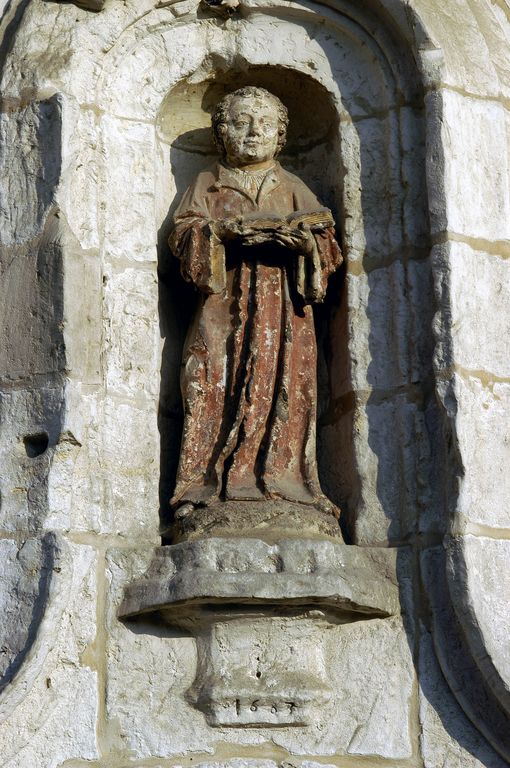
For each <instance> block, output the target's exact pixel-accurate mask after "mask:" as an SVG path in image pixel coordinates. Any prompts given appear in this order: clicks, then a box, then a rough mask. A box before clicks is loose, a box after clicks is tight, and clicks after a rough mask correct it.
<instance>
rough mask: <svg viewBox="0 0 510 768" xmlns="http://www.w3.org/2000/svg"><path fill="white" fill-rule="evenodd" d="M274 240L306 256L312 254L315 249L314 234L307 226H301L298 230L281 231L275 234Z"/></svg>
mask: <svg viewBox="0 0 510 768" xmlns="http://www.w3.org/2000/svg"><path fill="white" fill-rule="evenodd" d="M274 239H275V241H276V242H277V243H278V244H279V245H283V246H284V247H285V248H290V249H291V250H293V251H298V252H299V253H302V254H304V255H307V254H308V255H309V254H312V253H313V251H314V247H315V241H314V238H313V234H312V232H311V231H310V228H309V227H307V226H305V225H301V226H300V227H299V228H298V229H295V228H290V227H289V228H285V229H279V230H278V231H276V232H275V233H274Z"/></svg>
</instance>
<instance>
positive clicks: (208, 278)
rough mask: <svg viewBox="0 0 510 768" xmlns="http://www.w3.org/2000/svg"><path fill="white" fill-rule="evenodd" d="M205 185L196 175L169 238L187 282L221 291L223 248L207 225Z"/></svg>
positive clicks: (180, 206)
mask: <svg viewBox="0 0 510 768" xmlns="http://www.w3.org/2000/svg"><path fill="white" fill-rule="evenodd" d="M204 187H205V185H204V184H203V183H201V177H200V176H198V178H197V179H196V180H195V182H194V183H193V184H192V185H191V187H190V188H189V189H188V191H187V192H186V193H185V195H184V197H183V198H182V200H181V203H180V205H179V207H178V209H177V211H176V213H175V216H174V229H173V231H172V233H171V235H170V237H169V239H168V242H169V245H170V248H171V249H172V252H173V254H174V256H176V257H177V258H178V259H179V261H180V263H181V274H182V276H183V278H184V279H185V280H186V281H187V282H190V283H193V284H194V285H195V286H196V287H197V288H198V289H199V290H200V291H202V292H203V293H208V294H209V293H221V292H222V291H223V290H224V289H225V285H226V272H225V248H224V247H223V244H222V243H221V241H220V240H219V238H218V237H217V236H216V235H215V233H214V232H213V231H212V228H211V226H210V224H211V220H210V217H209V212H208V210H207V207H206V196H205V195H206V190H205V188H204Z"/></svg>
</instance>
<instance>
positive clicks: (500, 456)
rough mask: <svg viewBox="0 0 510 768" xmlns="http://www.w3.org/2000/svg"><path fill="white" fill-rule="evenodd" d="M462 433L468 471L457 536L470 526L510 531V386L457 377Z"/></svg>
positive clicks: (460, 500)
mask: <svg viewBox="0 0 510 768" xmlns="http://www.w3.org/2000/svg"><path fill="white" fill-rule="evenodd" d="M454 385H455V393H456V397H457V405H458V412H457V418H456V433H457V440H458V447H459V451H460V455H461V458H462V463H463V467H464V473H463V477H462V478H461V482H460V490H459V497H458V502H457V530H458V531H459V532H461V531H462V530H463V528H464V526H465V525H466V524H468V525H469V524H475V525H482V526H483V525H486V526H491V527H493V528H499V529H509V528H510V515H509V512H508V499H509V498H510V476H509V474H508V472H507V471H506V468H507V467H508V463H509V461H510V438H509V436H508V429H507V424H508V416H509V413H510V384H506V383H497V382H491V381H490V379H489V380H488V381H485V380H484V379H483V378H482V377H481V378H475V377H474V376H472V377H469V378H467V379H466V378H463V377H461V376H455V377H454Z"/></svg>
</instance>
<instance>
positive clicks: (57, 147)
mask: <svg viewBox="0 0 510 768" xmlns="http://www.w3.org/2000/svg"><path fill="white" fill-rule="evenodd" d="M61 123H62V115H61V98H60V97H59V96H52V97H51V98H50V99H46V100H44V101H34V102H32V103H30V104H29V105H28V106H26V107H25V108H23V109H20V110H19V111H16V110H14V111H12V112H2V113H1V114H0V143H1V145H2V153H1V157H0V179H1V180H2V183H1V187H0V244H1V245H9V246H12V245H15V244H18V243H22V242H24V241H26V240H31V239H32V238H34V237H35V236H36V235H38V234H40V232H41V231H42V228H43V226H44V221H45V218H46V216H47V214H48V211H49V208H50V206H51V205H52V203H53V199H54V195H55V189H56V186H57V184H58V181H59V177H60V170H61V163H62V157H61V156H62V146H61Z"/></svg>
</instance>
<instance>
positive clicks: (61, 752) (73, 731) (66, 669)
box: [0, 545, 98, 768]
mask: <svg viewBox="0 0 510 768" xmlns="http://www.w3.org/2000/svg"><path fill="white" fill-rule="evenodd" d="M70 552H71V558H70V561H68V562H66V563H65V564H64V563H63V564H62V565H63V566H64V565H65V568H64V567H63V569H62V574H61V576H60V575H57V576H58V578H62V579H63V583H60V584H59V588H58V590H56V591H55V593H54V594H53V595H51V594H50V596H49V597H50V602H49V603H47V604H46V608H45V610H46V611H48V614H49V615H48V619H49V621H47V622H45V623H44V622H43V623H42V624H41V625H40V628H39V635H38V636H37V637H36V646H37V647H36V650H37V651H38V652H37V653H36V654H35V655H33V656H31V657H29V659H28V660H27V663H26V666H25V667H22V668H21V670H20V673H19V674H20V677H21V679H20V680H19V691H18V693H19V695H18V696H17V697H16V696H15V694H16V693H17V692H16V691H10V690H9V689H7V690H6V691H4V692H3V694H2V698H1V699H0V706H1V707H2V710H3V714H4V715H5V720H4V721H3V722H2V724H1V725H0V749H1V751H2V756H3V761H4V763H3V764H4V765H5V766H9V768H26V766H34V768H57V766H59V765H61V763H63V762H64V761H66V760H71V759H84V760H93V759H96V758H97V757H98V752H97V747H96V735H95V726H96V711H97V677H96V671H95V667H96V660H95V657H94V650H93V649H94V641H95V639H96V626H95V619H96V604H95V599H96V582H95V577H96V573H95V565H96V563H95V554H94V552H93V550H92V549H91V548H89V547H86V546H79V545H70ZM55 599H56V600H57V601H60V602H61V603H63V606H62V607H63V612H62V613H61V614H59V612H58V611H57V612H56V613H55V611H52V609H51V605H52V603H51V601H52V600H55ZM15 683H16V681H15ZM6 697H7V698H6ZM9 697H10V698H9ZM77 702H79V703H80V705H79V707H78V706H77V705H76V704H77ZM9 704H10V707H9V706H8V705H9Z"/></svg>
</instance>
